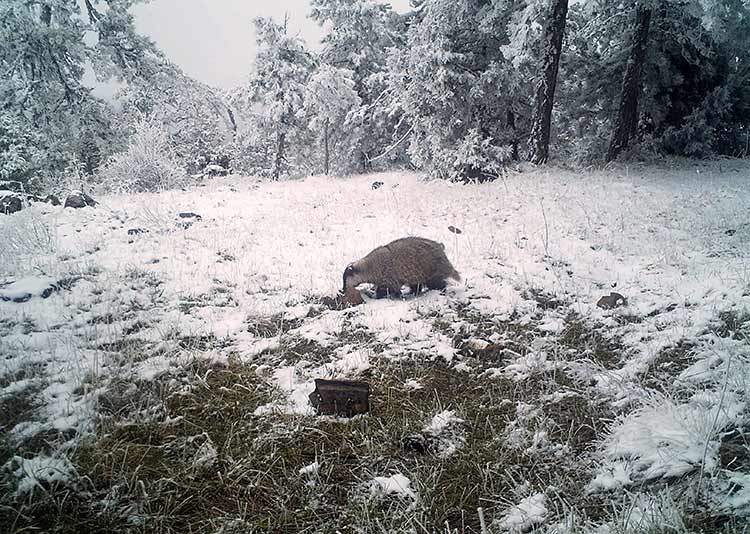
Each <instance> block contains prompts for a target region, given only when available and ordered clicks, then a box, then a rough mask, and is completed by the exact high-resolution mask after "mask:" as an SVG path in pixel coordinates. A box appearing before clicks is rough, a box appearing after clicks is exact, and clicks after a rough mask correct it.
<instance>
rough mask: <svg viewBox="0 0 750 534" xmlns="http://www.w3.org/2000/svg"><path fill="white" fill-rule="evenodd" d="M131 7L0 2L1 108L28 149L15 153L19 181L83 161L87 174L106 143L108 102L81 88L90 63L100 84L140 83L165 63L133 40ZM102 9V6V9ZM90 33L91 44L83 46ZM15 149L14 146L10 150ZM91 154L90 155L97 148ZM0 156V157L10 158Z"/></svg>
mask: <svg viewBox="0 0 750 534" xmlns="http://www.w3.org/2000/svg"><path fill="white" fill-rule="evenodd" d="M133 4H134V0H107V1H106V2H105V1H104V0H86V1H85V2H84V3H83V6H84V7H85V9H86V11H85V13H84V12H82V9H81V7H82V4H81V3H80V2H79V1H78V0H39V1H36V2H20V1H17V0H0V72H2V75H0V109H1V110H3V111H2V113H3V114H4V115H5V116H6V117H7V116H8V115H9V114H10V115H12V116H13V119H12V122H13V124H14V125H15V126H14V127H18V128H20V129H21V130H24V131H28V132H33V134H32V133H28V134H24V135H20V136H19V137H17V140H21V141H23V142H28V143H33V146H27V147H25V148H24V149H23V150H20V151H18V150H16V151H15V152H14V154H15V156H12V157H18V154H29V155H31V154H39V155H40V157H33V158H32V157H31V156H29V160H27V161H25V163H24V165H23V167H24V168H25V169H26V170H25V171H24V172H23V176H24V180H25V181H27V182H29V183H28V184H27V185H28V186H29V187H31V188H32V189H33V188H34V187H40V185H39V183H38V181H37V182H36V183H32V182H33V178H35V177H36V178H39V177H44V176H47V177H49V176H51V175H54V174H57V173H61V172H63V171H64V169H65V168H67V167H69V165H70V164H71V162H73V161H74V160H77V159H79V157H80V156H81V155H83V156H84V159H85V167H86V168H87V169H88V170H92V169H93V167H94V166H96V164H97V163H98V161H99V160H100V159H101V157H102V152H104V151H106V150H107V148H106V147H107V146H108V145H110V144H111V141H112V139H111V136H112V130H111V124H110V121H109V119H108V117H109V116H110V113H109V107H108V105H107V103H105V102H103V101H101V100H98V99H96V98H95V97H93V96H92V94H91V90H90V88H88V87H86V86H85V85H84V84H83V82H82V79H83V74H84V70H85V66H86V65H87V63H91V64H93V65H94V66H95V71H96V72H97V73H98V74H100V75H101V76H102V77H103V78H108V77H109V76H110V75H117V76H119V77H121V78H123V79H125V78H138V77H143V76H145V75H148V74H150V73H154V72H157V71H158V70H160V68H161V66H162V65H163V64H164V63H165V60H164V59H163V57H161V55H160V53H159V52H158V50H156V48H155V47H154V46H153V43H151V42H150V41H148V40H147V39H144V38H143V37H140V36H138V35H137V34H136V33H135V31H134V28H133V20H132V17H131V16H130V15H129V13H128V11H127V10H128V9H129V8H130V7H131V6H132V5H133ZM99 6H102V7H101V9H100V8H99ZM88 32H93V33H94V35H95V38H94V39H93V41H94V44H87V43H88V42H91V40H89V41H88V42H87V40H85V39H84V36H86V34H87V33H88ZM13 146H16V147H17V148H18V145H17V144H14V145H13ZM94 147H95V148H94ZM10 157H11V155H10V154H5V153H0V158H2V159H3V160H5V159H6V158H10Z"/></svg>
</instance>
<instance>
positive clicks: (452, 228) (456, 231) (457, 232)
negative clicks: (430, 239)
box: [448, 226, 463, 234]
mask: <svg viewBox="0 0 750 534" xmlns="http://www.w3.org/2000/svg"><path fill="white" fill-rule="evenodd" d="M448 231H449V232H451V233H454V234H461V233H463V232H462V231H461V229H460V228H456V227H455V226H449V227H448Z"/></svg>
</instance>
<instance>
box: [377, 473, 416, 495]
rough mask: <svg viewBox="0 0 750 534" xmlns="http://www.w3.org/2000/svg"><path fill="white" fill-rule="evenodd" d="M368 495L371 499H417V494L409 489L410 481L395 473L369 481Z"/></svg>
mask: <svg viewBox="0 0 750 534" xmlns="http://www.w3.org/2000/svg"><path fill="white" fill-rule="evenodd" d="M369 485H370V494H371V495H372V496H373V497H377V498H383V497H388V496H391V495H393V496H397V497H404V498H408V499H413V500H416V499H417V494H416V492H415V491H414V489H413V488H412V487H411V480H409V479H408V478H407V477H405V476H404V475H402V474H401V473H396V474H394V475H391V476H389V477H375V478H374V479H372V480H371V481H370V484H369Z"/></svg>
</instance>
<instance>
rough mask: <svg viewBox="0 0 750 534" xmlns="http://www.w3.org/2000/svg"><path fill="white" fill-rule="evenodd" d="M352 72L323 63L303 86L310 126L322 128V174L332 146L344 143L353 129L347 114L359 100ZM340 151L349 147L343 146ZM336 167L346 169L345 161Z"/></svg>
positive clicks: (327, 166) (329, 158)
mask: <svg viewBox="0 0 750 534" xmlns="http://www.w3.org/2000/svg"><path fill="white" fill-rule="evenodd" d="M353 76H354V73H353V72H352V71H350V70H346V69H337V68H335V67H331V66H330V65H322V66H321V67H320V68H318V70H317V71H316V72H315V73H314V74H313V75H312V76H311V78H310V80H309V82H308V83H307V87H306V89H305V111H306V113H307V116H308V117H309V120H310V124H309V125H310V128H311V129H312V130H313V131H316V132H322V144H323V154H324V155H323V172H324V174H328V173H329V172H330V169H331V149H332V148H336V147H337V145H341V144H345V141H346V138H347V137H348V136H349V134H350V133H351V131H352V130H353V129H354V128H353V127H352V125H351V121H350V120H349V117H350V114H351V111H352V110H353V109H356V108H358V107H359V105H360V104H361V100H360V98H359V95H358V94H357V91H356V90H355V89H354V80H353ZM343 152H344V153H346V152H349V150H346V148H344V150H343ZM334 159H339V158H334ZM337 167H340V168H342V170H344V171H345V170H346V167H347V164H346V162H342V163H341V164H339V165H337Z"/></svg>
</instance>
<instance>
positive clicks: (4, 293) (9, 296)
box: [0, 282, 60, 303]
mask: <svg viewBox="0 0 750 534" xmlns="http://www.w3.org/2000/svg"><path fill="white" fill-rule="evenodd" d="M13 286H14V284H8V285H6V286H5V287H2V288H0V300H2V301H5V302H18V303H21V302H27V301H29V300H31V299H32V298H33V297H41V298H43V299H46V298H47V297H49V296H50V295H51V294H52V293H54V292H55V291H57V290H59V289H60V286H58V284H55V283H51V282H50V283H49V284H47V285H46V286H44V287H42V288H40V289H38V290H35V291H28V290H20V291H19V290H17V289H15V288H14V287H13Z"/></svg>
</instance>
